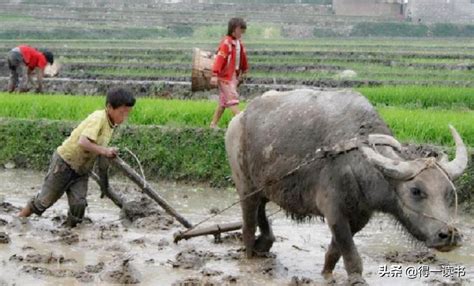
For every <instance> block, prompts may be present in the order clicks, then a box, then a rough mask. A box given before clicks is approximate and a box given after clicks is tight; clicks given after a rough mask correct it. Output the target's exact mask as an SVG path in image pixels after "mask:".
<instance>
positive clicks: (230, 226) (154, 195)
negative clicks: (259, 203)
mask: <svg viewBox="0 0 474 286" xmlns="http://www.w3.org/2000/svg"><path fill="white" fill-rule="evenodd" d="M101 159H102V158H101ZM107 161H108V163H109V164H110V165H112V166H114V167H116V168H117V169H118V170H120V171H121V172H122V173H124V174H125V176H127V177H128V178H129V179H130V180H131V181H132V182H134V183H135V184H136V185H137V186H138V187H140V188H141V189H142V190H143V192H144V193H145V194H146V195H147V196H148V197H150V198H151V199H152V200H154V201H155V202H157V203H158V205H160V207H162V208H163V209H164V210H165V212H166V213H168V214H169V215H171V216H172V217H174V218H175V219H176V220H177V221H178V222H179V223H180V224H181V225H183V226H184V227H185V228H186V229H187V230H185V231H180V232H178V233H176V234H174V242H175V243H177V242H179V241H180V240H183V239H186V240H187V239H190V238H193V237H196V236H202V235H209V234H212V235H214V237H215V239H216V240H218V239H220V234H221V233H223V232H228V231H234V230H238V229H241V228H242V223H241V222H234V223H224V224H216V225H212V226H208V227H203V228H201V229H194V228H193V225H192V224H191V223H190V222H189V221H188V220H186V219H185V218H184V217H183V216H182V215H181V214H179V213H178V212H177V211H176V210H175V209H174V208H173V207H172V206H171V205H170V204H169V203H168V202H167V201H166V200H165V199H164V198H162V197H161V196H160V195H159V194H158V192H156V191H155V190H154V189H153V188H152V186H151V185H150V184H149V183H148V182H146V180H145V179H144V178H142V177H141V176H140V175H139V174H138V173H137V172H136V171H135V170H134V169H133V168H132V167H130V166H129V165H128V164H127V163H126V162H125V161H123V160H122V159H121V158H119V157H115V158H113V159H108V160H107ZM105 168H106V167H105V162H104V161H102V162H101V163H99V169H102V170H101V172H100V176H99V175H97V174H95V173H93V172H92V173H91V174H90V176H91V178H92V179H93V180H94V181H96V182H97V184H99V186H100V187H101V191H102V195H101V197H104V196H105V197H107V198H109V199H110V200H111V201H112V202H113V203H114V204H115V205H116V206H117V207H119V208H120V209H121V208H123V205H124V200H123V198H122V197H121V196H120V195H119V194H117V193H116V192H115V191H113V190H112V189H111V188H110V187H109V186H108V185H107V186H102V185H101V181H104V180H102V178H101V176H103V175H104V174H106V171H105V172H104V169H105ZM105 181H108V180H105Z"/></svg>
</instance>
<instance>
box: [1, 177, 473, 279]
mask: <svg viewBox="0 0 474 286" xmlns="http://www.w3.org/2000/svg"><path fill="white" fill-rule="evenodd" d="M43 176H44V174H43V173H41V172H35V171H29V170H1V171H0V182H1V184H0V198H1V199H0V202H1V204H0V265H1V267H0V285H79V284H81V285H83V284H86V285H87V284H89V285H99V284H100V285H107V284H117V283H119V284H126V283H130V284H138V283H139V284H141V285H325V284H326V282H325V281H324V279H323V277H322V276H321V275H320V271H321V269H322V267H323V262H324V253H325V251H326V248H327V245H328V244H329V241H330V237H331V236H330V232H329V230H328V228H327V226H326V224H325V223H324V222H322V221H320V220H319V219H314V220H313V221H312V222H309V223H302V224H297V223H295V222H293V221H291V220H290V219H289V218H287V217H286V216H285V215H284V212H279V213H277V214H276V215H274V216H272V217H271V219H272V223H273V227H274V233H275V235H276V237H277V240H276V242H275V244H274V246H273V248H272V249H271V253H270V255H269V256H268V257H267V258H258V259H252V260H247V259H246V258H245V257H244V252H243V248H242V242H241V240H240V232H233V233H227V234H223V235H222V236H221V241H220V242H216V241H215V240H214V237H213V236H203V237H197V238H193V239H190V240H187V241H186V240H182V241H180V242H179V243H178V244H174V243H173V234H174V233H176V232H177V231H180V230H181V231H182V230H184V228H183V227H182V226H181V225H179V223H178V222H177V221H175V220H173V219H171V217H169V216H168V215H166V214H163V211H162V210H161V209H159V208H158V207H157V205H156V204H155V203H153V202H151V201H148V200H147V199H144V198H143V197H142V194H141V193H140V192H139V191H138V189H137V188H136V187H135V186H134V185H132V184H131V183H129V182H126V181H123V180H115V181H113V182H112V185H113V187H114V188H115V189H116V190H120V191H121V193H122V194H124V195H125V196H126V197H127V201H128V202H129V203H128V205H129V208H128V209H129V211H128V212H127V213H126V216H128V217H129V218H130V219H131V220H133V221H131V220H127V219H123V217H124V214H123V213H122V214H121V212H120V210H119V209H118V208H117V207H116V206H114V205H113V204H112V202H111V201H109V200H107V199H101V198H100V193H99V190H98V187H97V186H96V185H95V182H93V181H91V182H90V183H89V196H88V202H89V207H88V210H87V212H86V217H87V219H86V221H85V222H84V223H83V224H82V225H80V226H79V227H78V228H75V229H72V230H70V229H67V228H63V227H62V226H61V223H62V222H63V221H64V219H65V216H66V214H67V208H68V207H67V201H66V199H65V197H64V198H61V199H60V201H59V202H58V203H57V204H56V205H54V206H53V207H52V208H51V209H49V210H47V211H46V212H45V213H44V215H43V216H42V217H37V216H32V217H31V218H29V219H28V220H19V219H18V218H16V213H17V211H18V209H19V207H21V206H23V205H24V204H25V203H26V201H27V200H28V199H29V198H30V197H31V196H32V195H34V194H35V193H36V192H37V191H38V190H39V188H40V186H41V183H42V180H43ZM153 185H154V188H155V189H156V190H158V191H159V192H160V194H161V195H163V197H165V199H166V200H167V201H168V202H169V203H171V204H172V205H173V206H174V207H175V208H176V209H177V210H178V211H179V212H180V213H181V214H182V215H183V216H184V217H185V218H187V219H188V220H189V221H191V222H193V223H197V222H199V221H201V220H202V219H204V218H207V217H209V216H210V215H211V213H212V212H216V211H217V210H221V209H223V208H225V207H227V206H228V205H230V204H231V203H232V202H234V201H236V200H237V194H236V193H235V191H234V190H232V189H228V190H222V189H220V190H216V189H209V188H205V187H196V186H189V185H177V184H174V183H159V184H153ZM277 210H278V207H277V206H275V205H271V204H270V206H269V207H268V209H267V212H268V213H273V212H275V211H277ZM239 220H240V208H239V207H238V206H235V207H233V208H231V209H230V210H228V211H226V212H224V213H223V214H221V215H219V216H217V217H215V218H214V219H212V220H211V221H210V222H208V223H206V224H205V225H207V224H213V223H223V222H235V221H239ZM458 220H459V228H460V230H461V232H462V233H463V235H464V245H463V246H462V247H461V248H458V249H456V250H454V251H452V252H449V253H439V252H430V251H428V250H427V249H425V248H424V247H423V246H421V245H420V244H417V243H415V242H413V241H412V240H411V239H410V238H409V237H408V236H407V235H405V234H404V232H403V230H402V229H400V228H399V227H396V226H395V224H394V222H393V221H392V220H391V219H390V218H388V217H386V216H383V215H377V216H375V217H374V218H373V219H372V221H371V222H370V223H369V225H368V226H366V227H365V228H364V229H363V230H362V231H361V232H360V233H359V234H357V235H356V236H355V242H356V244H357V246H358V250H359V253H360V254H361V257H362V259H363V264H364V277H365V279H366V280H367V282H368V283H369V284H370V285H473V284H474V246H473V243H472V237H473V235H474V218H473V217H472V216H468V215H460V216H459V219H458ZM423 270H424V272H423ZM397 273H399V274H397ZM334 276H335V278H336V284H335V285H345V283H346V279H347V275H346V272H345V270H344V267H343V263H342V260H341V261H340V262H339V264H338V265H337V267H336V270H335V275H334ZM390 276H395V277H390ZM397 276H399V277H397ZM333 285H334V284H333Z"/></svg>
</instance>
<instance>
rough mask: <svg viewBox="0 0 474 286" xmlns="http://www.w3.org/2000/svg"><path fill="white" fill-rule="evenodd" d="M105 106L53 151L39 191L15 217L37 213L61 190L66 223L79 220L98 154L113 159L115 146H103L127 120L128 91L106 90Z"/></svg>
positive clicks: (130, 105) (130, 99) (130, 103)
mask: <svg viewBox="0 0 474 286" xmlns="http://www.w3.org/2000/svg"><path fill="white" fill-rule="evenodd" d="M105 105H106V108H105V109H102V110H97V111H95V112H93V113H91V114H90V115H89V116H88V117H87V118H86V119H85V120H84V121H82V122H81V123H80V124H79V125H78V126H77V127H76V128H75V129H74V130H73V131H72V133H71V135H70V136H69V137H68V138H67V139H66V140H65V141H64V142H63V144H62V145H61V146H59V147H58V148H57V150H56V152H54V154H53V156H52V159H51V163H50V166H49V171H48V173H47V175H46V178H45V180H44V183H43V186H42V187H41V191H40V192H39V193H38V194H37V195H36V196H34V197H33V198H32V199H31V200H30V201H29V202H28V204H27V205H26V206H25V207H24V208H23V209H22V210H21V211H20V213H19V214H18V216H19V217H28V216H30V215H31V214H32V213H35V214H37V215H41V214H42V213H43V212H44V211H45V210H46V209H48V208H49V207H51V206H52V205H53V204H54V203H55V202H56V201H57V200H58V199H59V198H60V197H61V196H62V195H63V194H64V193H66V194H67V197H68V202H69V212H68V217H67V221H66V225H67V226H70V227H75V226H76V225H77V224H78V223H80V222H82V219H83V217H84V212H85V209H86V207H87V200H86V196H87V182H88V179H89V173H90V171H91V170H92V167H93V166H94V163H95V161H96V159H97V157H98V156H104V157H108V158H113V157H115V156H116V155H117V152H118V149H117V148H114V147H107V145H108V143H109V141H110V139H111V138H112V133H113V131H114V128H115V127H116V126H117V125H119V124H121V123H122V122H124V121H125V119H127V117H128V114H129V113H130V112H131V111H132V108H133V106H134V105H135V98H134V97H133V95H132V93H131V92H130V91H129V90H126V89H122V88H117V89H111V90H109V91H108V93H107V99H106V102H105Z"/></svg>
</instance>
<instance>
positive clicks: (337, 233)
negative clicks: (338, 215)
mask: <svg viewBox="0 0 474 286" xmlns="http://www.w3.org/2000/svg"><path fill="white" fill-rule="evenodd" d="M328 223H329V226H330V228H331V231H332V234H333V239H334V241H335V242H336V246H337V248H338V249H339V251H340V253H341V255H342V258H343V260H344V267H345V268H346V271H347V274H348V276H349V284H350V285H364V284H366V283H365V280H364V279H363V278H362V259H361V258H360V256H359V253H358V252H357V248H356V246H355V244H354V240H353V239H352V232H351V228H350V226H349V223H348V222H347V220H343V219H339V220H336V221H330V217H328ZM334 257H335V256H334Z"/></svg>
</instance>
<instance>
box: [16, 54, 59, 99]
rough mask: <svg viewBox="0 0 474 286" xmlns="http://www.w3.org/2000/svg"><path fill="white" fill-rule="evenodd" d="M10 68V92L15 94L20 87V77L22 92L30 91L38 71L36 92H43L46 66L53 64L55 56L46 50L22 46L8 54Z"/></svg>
mask: <svg viewBox="0 0 474 286" xmlns="http://www.w3.org/2000/svg"><path fill="white" fill-rule="evenodd" d="M7 61H8V67H9V68H10V81H9V83H8V91H9V92H13V91H15V89H16V88H17V87H18V77H19V76H20V75H21V81H20V84H19V88H20V92H25V91H28V83H33V80H32V76H33V73H34V72H35V71H36V74H37V76H36V81H37V87H36V90H35V91H36V92H42V91H43V76H44V68H45V67H46V65H47V64H48V63H49V64H53V62H54V56H53V54H52V53H51V52H50V51H48V50H46V49H44V50H36V49H35V48H32V47H30V46H27V45H21V46H18V47H16V48H14V49H12V50H11V51H10V52H9V53H8V58H7Z"/></svg>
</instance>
